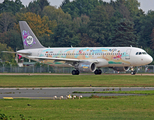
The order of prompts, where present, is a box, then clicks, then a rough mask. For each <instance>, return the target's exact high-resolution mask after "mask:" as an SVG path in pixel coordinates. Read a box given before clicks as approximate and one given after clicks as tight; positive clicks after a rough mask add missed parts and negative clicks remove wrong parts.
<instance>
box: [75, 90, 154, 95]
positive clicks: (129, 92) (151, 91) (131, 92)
mask: <svg viewBox="0 0 154 120" xmlns="http://www.w3.org/2000/svg"><path fill="white" fill-rule="evenodd" d="M73 93H84V94H86V93H105V94H109V93H114V94H145V95H154V90H142V91H139V90H136V91H90V92H89V91H87V92H86V91H74V92H73Z"/></svg>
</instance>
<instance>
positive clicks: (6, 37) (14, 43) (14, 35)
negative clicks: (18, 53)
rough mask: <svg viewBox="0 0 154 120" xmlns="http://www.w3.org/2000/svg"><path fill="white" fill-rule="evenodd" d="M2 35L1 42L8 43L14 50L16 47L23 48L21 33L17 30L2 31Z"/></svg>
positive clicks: (0, 34)
mask: <svg viewBox="0 0 154 120" xmlns="http://www.w3.org/2000/svg"><path fill="white" fill-rule="evenodd" d="M0 36H1V37H0V42H1V43H3V44H7V45H8V46H10V47H11V48H12V49H13V50H14V51H15V50H16V48H18V49H22V48H23V44H22V38H21V35H20V34H19V33H18V32H17V31H15V30H10V31H8V32H4V33H0Z"/></svg>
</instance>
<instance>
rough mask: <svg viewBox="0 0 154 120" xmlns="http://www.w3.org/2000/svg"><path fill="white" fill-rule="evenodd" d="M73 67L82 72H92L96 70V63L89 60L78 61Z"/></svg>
mask: <svg viewBox="0 0 154 120" xmlns="http://www.w3.org/2000/svg"><path fill="white" fill-rule="evenodd" d="M75 69H78V70H79V71H82V72H94V71H95V70H96V65H95V63H91V62H88V61H86V62H81V63H79V64H78V65H77V66H76V67H75Z"/></svg>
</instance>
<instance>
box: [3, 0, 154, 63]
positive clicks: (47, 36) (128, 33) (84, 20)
mask: <svg viewBox="0 0 154 120" xmlns="http://www.w3.org/2000/svg"><path fill="white" fill-rule="evenodd" d="M49 4H50V5H49ZM51 5H52V3H49V1H48V0H34V1H32V2H30V3H29V5H28V6H24V5H23V4H22V2H21V0H15V1H11V0H4V2H3V3H0V51H2V50H8V49H9V50H10V49H11V48H12V51H16V49H22V48H23V43H22V40H21V35H20V30H19V21H27V22H28V24H29V25H30V27H31V28H32V30H33V31H34V33H35V34H36V36H37V37H38V38H39V40H40V42H41V43H42V44H43V45H44V46H46V47H70V46H73V47H87V46H88V47H99V46H100V47H108V46H117V47H118V46H120V47H121V46H130V45H131V46H133V47H142V48H143V49H145V50H146V51H147V52H148V53H149V54H150V55H152V56H153V57H154V53H153V50H154V11H148V13H147V14H145V13H144V12H143V10H142V9H139V6H140V3H139V2H138V0H116V1H113V0H111V1H110V2H109V3H107V2H104V1H103V0H74V1H71V2H70V0H64V1H63V2H62V4H61V6H60V7H59V8H56V7H54V6H51ZM1 46H3V48H5V49H1V48H2V47H1ZM0 54H1V57H2V53H0ZM3 56H4V55H3ZM1 59H2V60H3V59H6V57H2V58H1Z"/></svg>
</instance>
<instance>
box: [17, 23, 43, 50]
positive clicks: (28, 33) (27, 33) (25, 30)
mask: <svg viewBox="0 0 154 120" xmlns="http://www.w3.org/2000/svg"><path fill="white" fill-rule="evenodd" d="M19 25H20V30H21V36H22V40H23V45H24V49H35V48H44V47H43V46H42V45H41V43H40V42H39V40H38V39H37V37H36V36H35V34H34V33H33V31H32V30H31V28H30V27H29V25H28V24H27V22H26V21H19Z"/></svg>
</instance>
